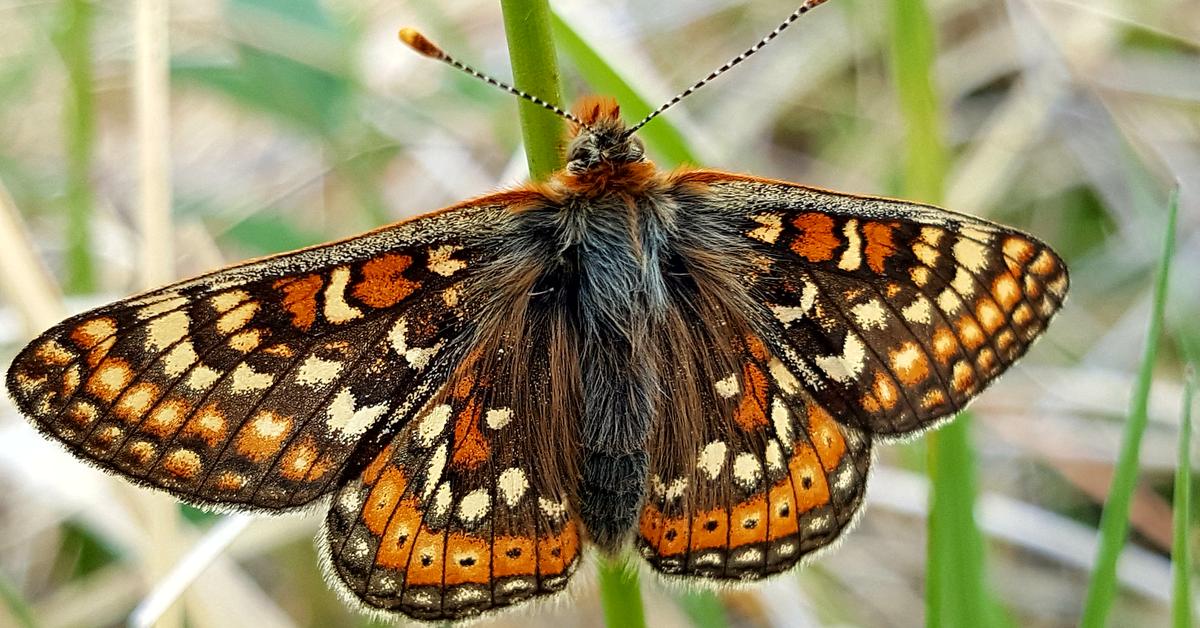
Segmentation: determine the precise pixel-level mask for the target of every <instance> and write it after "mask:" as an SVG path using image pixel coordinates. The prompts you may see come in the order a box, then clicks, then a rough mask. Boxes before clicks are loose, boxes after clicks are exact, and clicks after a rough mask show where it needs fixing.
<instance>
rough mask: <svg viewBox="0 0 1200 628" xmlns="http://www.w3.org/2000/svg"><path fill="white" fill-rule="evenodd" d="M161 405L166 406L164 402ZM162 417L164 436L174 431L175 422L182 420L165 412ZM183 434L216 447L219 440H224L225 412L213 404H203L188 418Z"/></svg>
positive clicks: (182, 409) (184, 409)
mask: <svg viewBox="0 0 1200 628" xmlns="http://www.w3.org/2000/svg"><path fill="white" fill-rule="evenodd" d="M176 403H178V402H176ZM162 407H163V408H166V407H167V406H166V404H164V405H163V406H162ZM181 411H186V408H181ZM181 413H182V412H181ZM162 419H163V423H162V429H163V431H164V434H163V435H164V436H166V435H168V434H170V433H171V432H173V431H174V429H173V428H174V427H175V422H176V421H178V420H182V417H179V418H176V417H175V416H172V415H170V414H167V415H165V416H163V417H162ZM183 434H184V435H185V436H191V437H193V438H199V439H200V440H202V441H204V443H205V444H207V445H208V446H209V447H216V446H217V445H218V444H219V443H220V442H221V441H223V440H225V413H224V412H222V411H221V410H220V409H218V408H217V406H216V405H215V404H209V405H207V406H204V407H203V408H201V409H200V411H199V412H197V413H196V414H195V415H194V416H193V417H192V418H191V419H190V420H188V422H187V425H185V426H184V427H183Z"/></svg>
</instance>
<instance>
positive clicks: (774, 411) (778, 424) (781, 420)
mask: <svg viewBox="0 0 1200 628" xmlns="http://www.w3.org/2000/svg"><path fill="white" fill-rule="evenodd" d="M771 425H773V426H774V427H775V437H776V438H778V439H779V440H780V441H782V442H785V443H790V442H792V419H791V412H789V411H788V408H787V406H785V405H784V404H783V400H782V399H780V398H779V397H776V398H775V399H774V400H772V401H771Z"/></svg>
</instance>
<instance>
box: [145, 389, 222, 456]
mask: <svg viewBox="0 0 1200 628" xmlns="http://www.w3.org/2000/svg"><path fill="white" fill-rule="evenodd" d="M188 409H190V408H188V405H187V402H185V401H184V400H180V399H168V400H164V401H162V402H160V403H158V406H157V407H155V408H154V411H151V412H150V415H149V417H146V420H145V421H144V423H143V424H142V429H143V430H144V431H146V432H149V433H152V435H155V436H158V437H167V436H170V435H173V433H175V432H176V431H179V429H180V427H181V426H182V425H184V421H185V420H187V411H188ZM212 444H215V443H209V447H211V445H212Z"/></svg>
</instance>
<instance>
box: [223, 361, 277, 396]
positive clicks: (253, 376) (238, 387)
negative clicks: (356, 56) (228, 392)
mask: <svg viewBox="0 0 1200 628" xmlns="http://www.w3.org/2000/svg"><path fill="white" fill-rule="evenodd" d="M273 383H275V376H274V375H271V374H270V373H259V372H258V371H256V370H254V369H252V368H250V365H249V364H246V363H245V362H243V363H241V364H239V365H237V368H235V369H233V392H247V391H250V390H262V389H264V388H268V387H269V386H270V385H271V384H273Z"/></svg>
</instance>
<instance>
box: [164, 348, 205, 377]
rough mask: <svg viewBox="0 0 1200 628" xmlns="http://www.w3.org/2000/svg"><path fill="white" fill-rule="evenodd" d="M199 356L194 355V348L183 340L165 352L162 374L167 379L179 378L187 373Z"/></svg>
mask: <svg viewBox="0 0 1200 628" xmlns="http://www.w3.org/2000/svg"><path fill="white" fill-rule="evenodd" d="M199 359H200V356H198V355H196V348H195V347H194V346H193V345H192V342H191V341H190V340H185V341H183V342H181V343H179V344H177V345H175V346H174V347H172V348H171V350H170V351H169V352H167V355H166V357H164V358H163V363H162V364H163V372H164V373H166V374H167V375H168V376H169V377H179V376H180V375H183V374H184V373H185V372H187V370H188V368H190V367H191V366H192V365H193V364H195V363H196V361H197V360H199Z"/></svg>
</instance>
